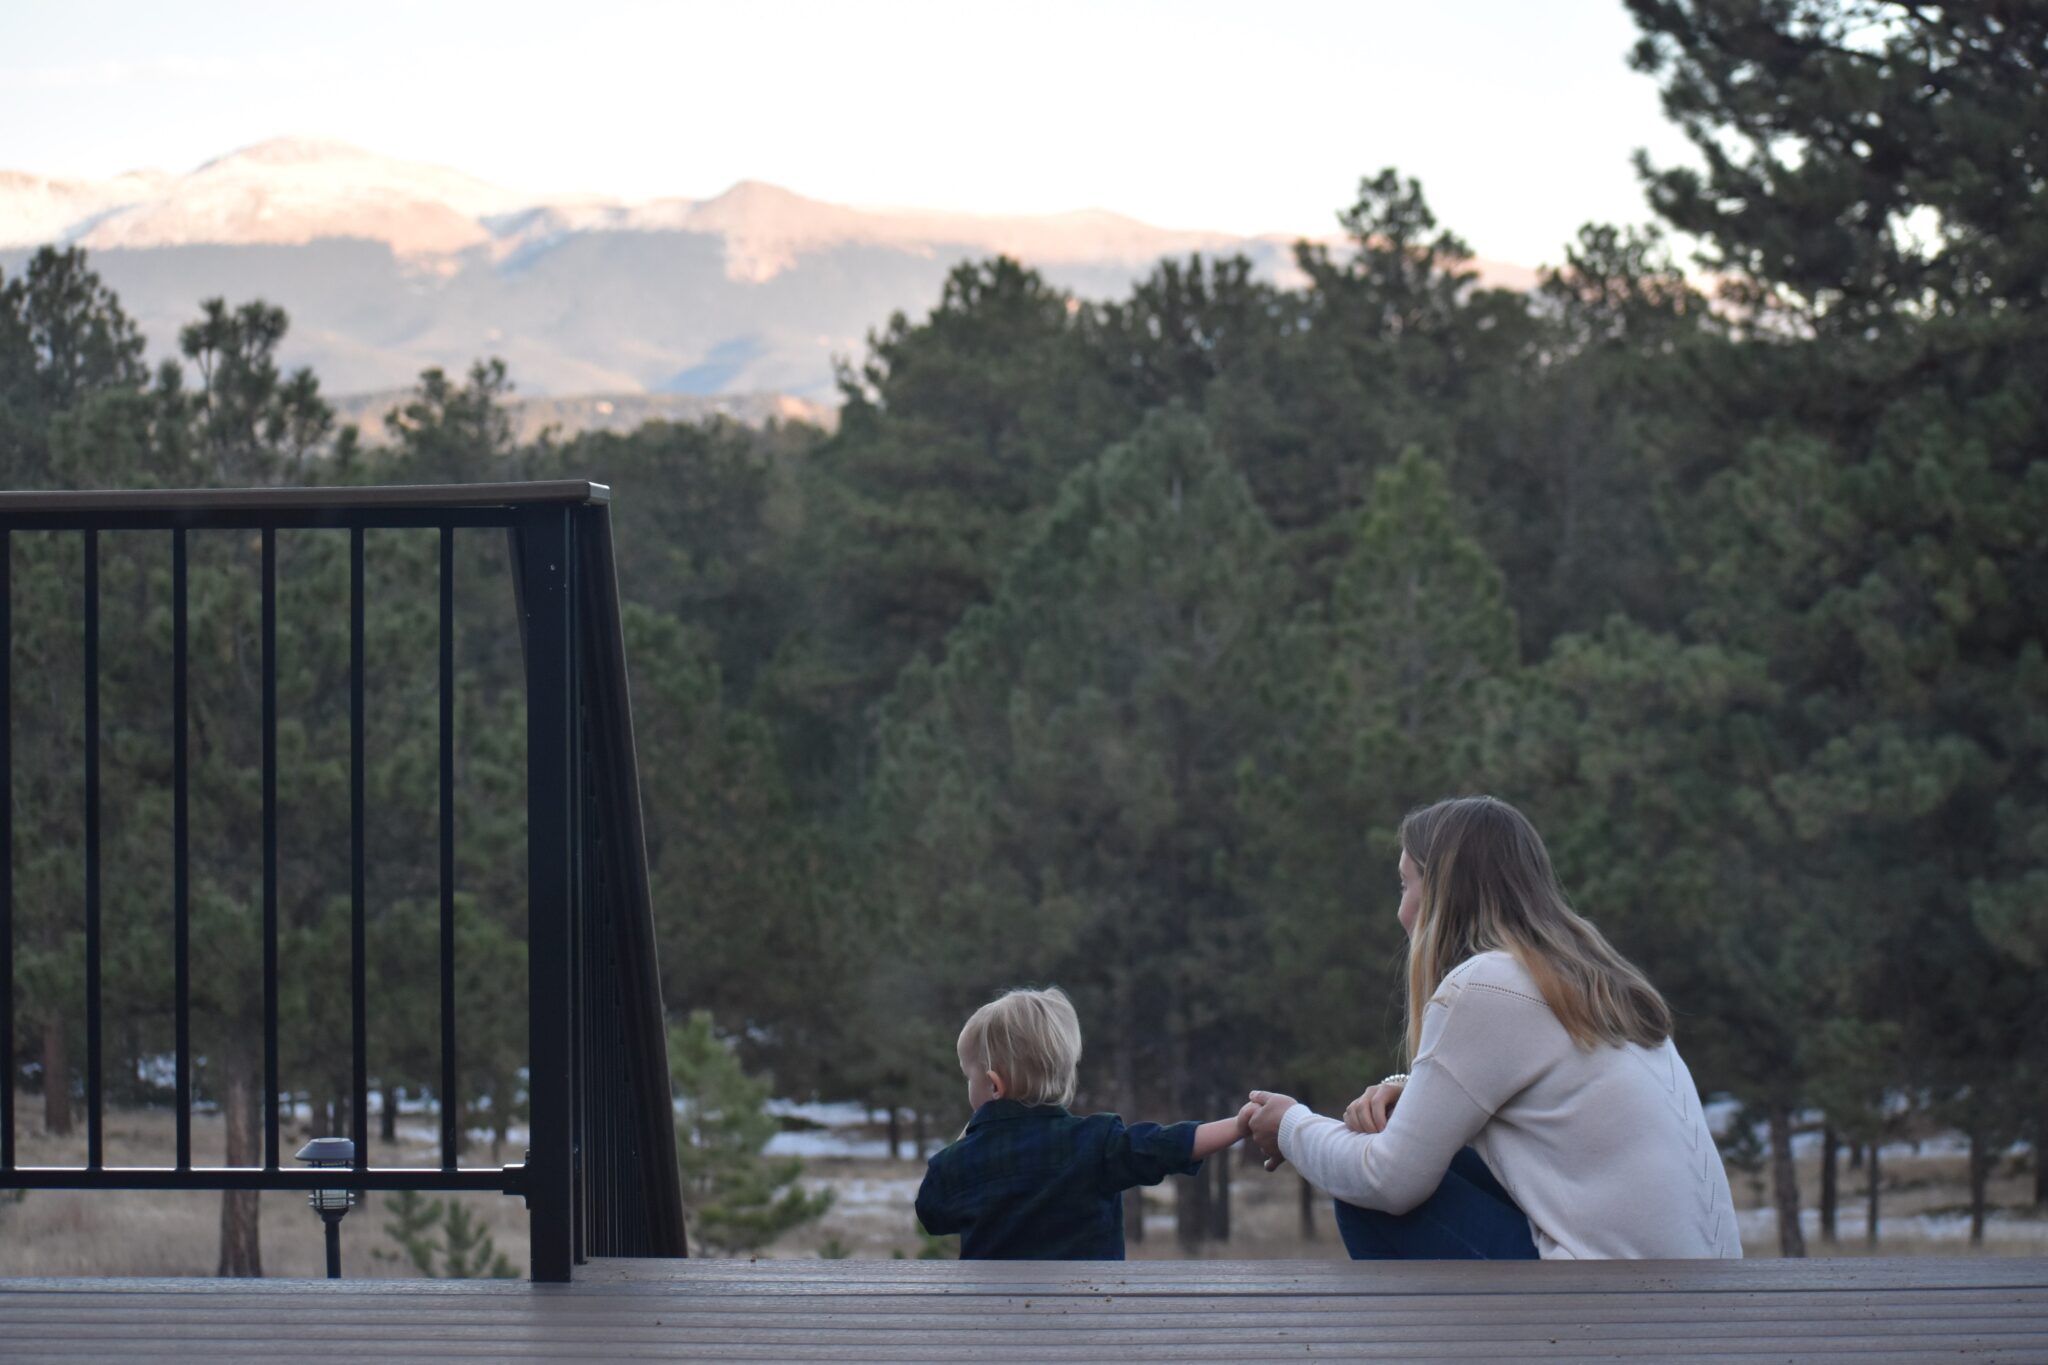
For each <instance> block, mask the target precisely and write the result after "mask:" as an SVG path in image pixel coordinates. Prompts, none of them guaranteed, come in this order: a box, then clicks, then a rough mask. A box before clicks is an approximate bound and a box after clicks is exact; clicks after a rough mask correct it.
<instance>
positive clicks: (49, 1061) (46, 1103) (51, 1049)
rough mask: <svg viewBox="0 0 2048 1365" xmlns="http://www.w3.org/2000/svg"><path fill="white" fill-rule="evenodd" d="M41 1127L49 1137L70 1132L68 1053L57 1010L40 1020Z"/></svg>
mask: <svg viewBox="0 0 2048 1365" xmlns="http://www.w3.org/2000/svg"><path fill="white" fill-rule="evenodd" d="M43 1131H45V1132H47V1133H49V1134H50V1136H52V1137H65V1136H68V1135H69V1134H70V1132H71V1057H70V1050H69V1048H68V1047H67V1045H66V1039H65V1036H64V1018H63V1016H62V1015H57V1014H53V1015H51V1016H50V1017H49V1018H48V1019H46V1020H44V1021H43Z"/></svg>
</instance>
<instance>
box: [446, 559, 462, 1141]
mask: <svg viewBox="0 0 2048 1365" xmlns="http://www.w3.org/2000/svg"><path fill="white" fill-rule="evenodd" d="M461 1118H462V1103H461V1100H460V1099H459V1097H458V1095H457V1092H456V1089H455V528H454V527H452V526H443V527H442V528H441V1165H442V1167H443V1168H444V1169H446V1170H451V1171H452V1170H454V1169H455V1160H456V1156H457V1149H458V1145H459V1144H458V1142H457V1125H458V1124H459V1123H460V1122H461Z"/></svg>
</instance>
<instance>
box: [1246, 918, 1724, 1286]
mask: <svg viewBox="0 0 2048 1365" xmlns="http://www.w3.org/2000/svg"><path fill="white" fill-rule="evenodd" d="M1467 1146H1469V1147H1472V1148H1474V1149H1476V1150H1477V1151H1478V1153H1479V1155H1480V1157H1481V1158H1482V1159H1484V1160H1485V1162H1486V1164H1487V1167H1488V1168H1489V1169H1490V1170H1492V1172H1493V1173H1494V1175H1495V1176H1496V1177H1497V1178H1498V1179H1499V1180H1500V1183H1501V1184H1502V1185H1504V1186H1505V1187H1506V1188H1507V1190H1508V1193H1509V1194H1510V1195H1512V1196H1513V1197H1514V1200H1515V1203H1516V1204H1518V1205H1519V1206H1520V1207H1521V1209H1522V1212H1523V1213H1525V1214H1527V1215H1528V1218H1529V1230H1530V1233H1531V1235H1532V1236H1533V1237H1534V1239H1535V1242H1536V1249H1537V1251H1538V1252H1539V1253H1541V1254H1542V1256H1543V1257H1544V1258H1545V1259H1547V1260H1552V1259H1593V1258H1660V1259H1662V1258H1669V1259H1698V1258H1715V1257H1727V1258H1734V1257H1739V1256H1741V1255H1742V1240H1741V1237H1740V1236H1739V1234H1738V1230H1737V1227H1736V1223H1735V1206H1734V1201H1733V1200H1732V1199H1731V1198H1730V1197H1729V1193H1728V1175H1727V1172H1726V1170H1725V1169H1724V1168H1723V1167H1722V1165H1721V1154H1720V1152H1719V1150H1718V1149H1717V1148H1716V1146H1715V1144H1714V1136H1713V1133H1712V1132H1711V1131H1709V1129H1708V1127H1707V1120H1706V1115H1705V1113H1704V1112H1702V1110H1701V1108H1700V1100H1699V1093H1698V1091H1696V1090H1695V1089H1694V1088H1693V1081H1692V1073H1691V1072H1690V1071H1688V1070H1687V1069H1686V1065H1685V1061H1684V1059H1683V1058H1681V1057H1680V1056H1679V1055H1678V1049H1677V1047H1676V1046H1675V1045H1674V1044H1673V1043H1672V1042H1671V1041H1670V1040H1669V1039H1666V1040H1665V1042H1664V1043H1663V1044H1662V1045H1661V1046H1659V1047H1654V1048H1645V1047H1638V1046H1635V1045H1634V1044H1624V1045H1621V1046H1618V1047H1616V1046H1610V1045H1606V1044H1596V1045H1594V1046H1592V1047H1581V1046H1579V1045H1578V1044H1577V1043H1574V1042H1573V1041H1572V1039H1571V1035H1569V1034H1568V1033H1566V1032H1565V1029H1564V1025H1563V1024H1561V1023H1560V1022H1559V1021H1558V1018H1557V1015H1556V1014H1555V1013H1553V1012H1552V1011H1551V1008H1550V1006H1549V1005H1547V1004H1545V1003H1544V1000H1543V996H1542V994H1541V992H1539V991H1538V990H1537V987H1536V983H1535V981H1534V980H1533V979H1532V978H1531V977H1530V975H1529V973H1528V970H1527V969H1526V968H1524V967H1523V966H1522V964H1521V963H1520V962H1519V961H1518V960H1516V958H1515V957H1514V956H1513V955H1511V954H1508V953H1504V952H1493V953H1481V954H1480V955H1478V956H1477V957H1474V958H1471V959H1469V960H1467V961H1465V962H1463V963H1461V964H1459V966H1458V967H1457V968H1456V969H1455V970H1453V971H1452V972H1451V973H1450V974H1449V975H1448V976H1446V977H1445V978H1444V980H1443V983H1442V984H1441V985H1440V986H1439V987H1438V988H1437V991H1436V994H1435V995H1433V996H1431V997H1430V1000H1429V1004H1428V1005H1427V1006H1426V1007H1425V1008H1424V1011H1423V1017H1422V1046H1421V1048H1420V1051H1419V1054H1418V1055H1417V1057H1416V1059H1415V1061H1414V1063H1413V1064H1412V1065H1411V1066H1410V1067H1409V1078H1408V1083H1407V1085H1406V1087H1405V1088H1404V1089H1403V1090H1402V1091H1401V1097H1400V1100H1399V1102H1398V1103H1397V1104H1396V1105H1395V1107H1394V1112H1393V1114H1392V1116H1391V1117H1390V1118H1389V1120H1388V1122H1387V1126H1386V1128H1385V1129H1384V1130H1382V1131H1381V1132H1378V1133H1373V1134H1365V1133H1355V1132H1353V1131H1351V1129H1349V1128H1347V1127H1346V1126H1345V1125H1344V1124H1343V1123H1341V1122H1339V1121H1338V1120H1336V1119H1330V1118H1323V1117H1321V1116H1319V1115H1317V1114H1314V1113H1312V1112H1310V1110H1309V1109H1308V1107H1307V1106H1306V1105H1301V1104H1297V1105H1295V1106H1294V1107H1293V1108H1291V1109H1289V1110H1288V1111H1287V1113H1286V1115H1285V1116H1284V1117H1283V1118H1282V1120H1281V1124H1280V1151H1281V1153H1282V1155H1284V1156H1285V1157H1286V1158H1287V1159H1288V1160H1289V1161H1290V1162H1292V1163H1293V1164H1294V1167H1295V1169H1296V1170H1298V1171H1299V1172H1300V1173H1301V1174H1302V1175H1303V1176H1304V1177H1305V1178H1306V1179H1307V1180H1309V1182H1310V1183H1312V1184H1314V1185H1316V1186H1318V1187H1320V1188H1321V1189H1323V1190H1325V1191H1327V1192H1328V1193H1329V1194H1331V1195H1333V1196H1335V1197H1336V1198H1338V1199H1341V1200H1343V1201H1344V1202H1345V1203H1348V1204H1355V1205H1357V1206H1358V1207H1360V1208H1366V1209H1379V1210H1383V1211H1385V1212H1388V1213H1406V1212H1408V1211H1409V1210H1410V1209H1413V1208H1414V1207H1415V1206H1416V1205H1418V1204H1420V1203H1422V1202H1423V1201H1424V1200H1425V1199H1427V1198H1429V1196H1430V1195H1431V1194H1433V1193H1435V1191H1436V1187H1437V1185H1438V1184H1439V1183H1440V1182H1441V1181H1442V1180H1443V1178H1444V1172H1445V1171H1446V1170H1448V1169H1449V1167H1450V1164H1451V1158H1452V1157H1453V1156H1455V1155H1456V1154H1457V1152H1458V1149H1459V1148H1461V1147H1467Z"/></svg>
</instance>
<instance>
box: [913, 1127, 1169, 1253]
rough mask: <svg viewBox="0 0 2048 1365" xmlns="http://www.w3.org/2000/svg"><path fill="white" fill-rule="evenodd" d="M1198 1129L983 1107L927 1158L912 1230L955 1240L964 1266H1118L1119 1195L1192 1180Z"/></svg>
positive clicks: (1120, 1246)
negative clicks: (1172, 1178)
mask: <svg viewBox="0 0 2048 1365" xmlns="http://www.w3.org/2000/svg"><path fill="white" fill-rule="evenodd" d="M1197 1126H1198V1125H1196V1124H1195V1123H1193V1122H1188V1123H1175V1124H1171V1125H1168V1126H1165V1127H1162V1126H1160V1125H1159V1124H1156V1123H1134V1124H1131V1125H1130V1126H1128V1127H1126V1126H1125V1125H1124V1121H1123V1120H1122V1119H1120V1118H1118V1117H1117V1116H1116V1115H1115V1114H1090V1115H1089V1116H1088V1117H1086V1118H1076V1117H1075V1116H1074V1115H1072V1114H1069V1113H1068V1112H1067V1111H1066V1110H1065V1109H1063V1108H1061V1107H1060V1106H1059V1105H1056V1104H1042V1105H1023V1104H1019V1103H1017V1102H1016V1101H1015V1100H990V1101H989V1102H988V1103H987V1104H984V1105H983V1106H981V1108H979V1109H977V1110H975V1111H974V1117H973V1118H972V1119H970V1120H969V1121H968V1124H967V1131H966V1132H964V1133H962V1134H961V1135H960V1140H959V1141H958V1142H955V1143H953V1144H952V1145H951V1146H949V1147H945V1148H943V1149H941V1150H939V1151H937V1152H934V1153H933V1154H932V1159H931V1161H930V1163H929V1165H928V1166H927V1168H926V1170H925V1175H924V1184H923V1185H922V1186H921V1187H920V1188H919V1189H918V1192H917V1221H918V1222H920V1223H922V1224H924V1230H925V1231H926V1232H928V1233H931V1234H932V1235H934V1236H943V1235H944V1234H946V1233H952V1232H957V1233H959V1234H960V1255H961V1256H962V1258H964V1259H969V1260H1017V1261H1121V1260H1122V1259H1123V1258H1124V1201H1123V1192H1124V1191H1125V1190H1127V1189H1130V1188H1131V1187H1132V1186H1133V1185H1157V1184H1158V1183H1159V1182H1160V1181H1161V1180H1164V1179H1165V1178H1166V1177H1167V1176H1169V1175H1193V1174H1194V1173H1195V1172H1196V1171H1199V1170H1200V1169H1201V1168H1202V1163H1201V1162H1199V1161H1196V1160H1194V1159H1193V1153H1194V1148H1195V1128H1196V1127H1197Z"/></svg>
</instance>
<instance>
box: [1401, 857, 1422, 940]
mask: <svg viewBox="0 0 2048 1365" xmlns="http://www.w3.org/2000/svg"><path fill="white" fill-rule="evenodd" d="M1421 913H1422V869H1421V868H1418V867H1417V866H1416V865H1415V860H1414V859H1413V858H1410V857H1409V856H1408V850H1407V849H1405V848H1404V849H1402V850H1401V908H1400V910H1399V911H1397V912H1396V915H1397V917H1398V918H1399V919H1400V921H1401V928H1402V929H1403V930H1404V931H1406V932H1407V933H1408V934H1410V935H1413V934H1414V932H1415V917H1416V916H1417V915H1419V914H1421Z"/></svg>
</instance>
